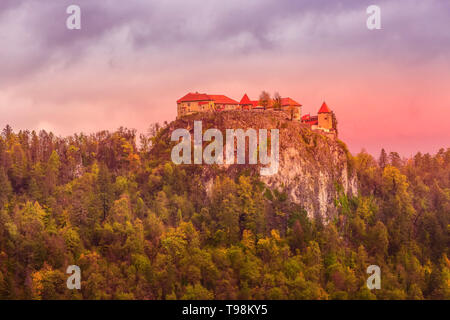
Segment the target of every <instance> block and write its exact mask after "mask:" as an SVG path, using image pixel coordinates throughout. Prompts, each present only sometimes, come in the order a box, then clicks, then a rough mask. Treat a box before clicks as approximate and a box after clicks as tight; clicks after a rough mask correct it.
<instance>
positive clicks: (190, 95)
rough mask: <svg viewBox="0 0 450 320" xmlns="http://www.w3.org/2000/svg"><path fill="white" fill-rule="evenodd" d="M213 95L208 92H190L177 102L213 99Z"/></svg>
mask: <svg viewBox="0 0 450 320" xmlns="http://www.w3.org/2000/svg"><path fill="white" fill-rule="evenodd" d="M211 100H212V99H211V97H210V96H208V95H207V94H206V93H198V92H196V93H192V92H189V93H188V94H187V95H185V96H184V97H183V98H180V99H178V100H177V103H180V102H191V101H211Z"/></svg>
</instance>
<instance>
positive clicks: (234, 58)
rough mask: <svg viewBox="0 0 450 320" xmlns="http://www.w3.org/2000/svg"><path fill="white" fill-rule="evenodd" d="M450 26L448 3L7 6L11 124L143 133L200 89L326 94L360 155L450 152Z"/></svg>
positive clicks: (305, 100) (2, 115) (2, 24)
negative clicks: (77, 24)
mask: <svg viewBox="0 0 450 320" xmlns="http://www.w3.org/2000/svg"><path fill="white" fill-rule="evenodd" d="M71 4H77V5H79V6H80V7H81V10H82V29H81V30H68V29H67V28H66V19H67V17H68V15H67V14H66V8H67V7H68V6H69V5H71ZM370 4H376V5H379V6H380V8H381V24H382V29H381V30H368V29H367V27H366V19H367V17H368V15H367V14H366V8H367V7H368V6H369V5H370ZM449 30H450V1H444V0H426V1H425V0H402V1H381V0H371V1H365V0H349V1H331V0H246V1H242V0H227V1H223V0H221V1H217V0H159V1H152V0H127V1H120V0H70V1H66V0H1V1H0V43H1V45H0V127H3V126H4V125H6V124H10V125H11V126H12V127H13V128H14V129H15V130H19V129H46V130H51V131H53V132H55V133H56V134H58V135H62V136H64V135H69V134H73V133H75V132H80V131H83V132H86V133H90V132H95V131H97V130H101V129H112V130H113V129H116V128H118V127H120V126H126V127H132V128H136V129H138V130H139V131H142V132H143V131H145V130H146V128H147V127H148V126H149V124H150V123H153V122H157V121H159V122H162V121H164V120H168V121H170V120H173V119H174V118H175V116H176V103H175V101H176V100H177V99H178V98H180V97H181V96H183V95H184V94H186V93H187V92H193V91H199V92H207V93H211V94H225V95H227V96H229V97H231V98H234V99H236V100H239V99H240V98H241V97H242V95H243V94H244V93H247V94H248V95H249V96H250V98H253V99H256V98H257V96H258V95H259V93H260V91H261V90H267V91H269V92H271V93H273V92H274V91H279V92H280V94H281V95H282V96H289V97H291V98H293V99H295V100H297V101H298V102H300V103H301V104H303V106H304V107H303V113H308V112H311V113H316V112H317V110H318V109H319V107H320V105H321V103H322V101H324V100H325V101H326V102H327V104H328V105H329V106H330V107H331V108H332V109H333V110H334V111H335V112H336V114H337V116H338V119H339V129H340V136H341V139H342V140H344V141H345V142H347V144H348V145H349V147H350V150H351V151H352V152H359V151H360V150H361V149H362V148H365V149H366V150H368V151H369V152H371V153H373V154H375V155H378V154H379V150H380V149H381V148H382V147H384V148H385V149H386V150H387V151H398V152H400V153H401V154H402V155H404V156H410V155H411V154H414V153H415V152H417V151H422V152H436V151H437V150H438V149H439V148H440V147H450V145H449V141H450V126H449V122H450V121H449V119H450V72H449V70H450V31H449Z"/></svg>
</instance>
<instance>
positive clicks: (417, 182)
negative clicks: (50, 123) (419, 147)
mask: <svg viewBox="0 0 450 320" xmlns="http://www.w3.org/2000/svg"><path fill="white" fill-rule="evenodd" d="M164 128H165V125H162V126H160V125H157V124H155V125H152V126H151V128H150V129H149V131H148V133H147V134H140V135H138V134H137V132H136V131H135V130H132V129H126V128H120V129H118V130H116V131H114V132H108V131H101V132H98V133H95V134H90V135H86V134H74V135H72V136H69V137H64V138H63V137H58V136H55V135H54V134H52V133H49V132H46V131H44V130H42V131H40V132H35V131H32V132H30V131H24V130H22V131H19V132H14V130H13V129H12V128H11V127H10V126H6V127H5V128H4V129H3V130H2V132H1V135H0V299H450V260H449V257H448V255H449V232H450V221H449V220H450V148H446V149H445V148H442V149H441V150H439V151H438V152H437V153H436V154H428V153H427V154H422V153H420V152H418V153H417V154H416V155H415V156H414V157H412V158H409V159H406V158H402V157H401V156H400V155H399V154H398V153H395V152H389V153H387V152H386V151H385V150H384V149H383V150H381V153H380V155H379V156H377V157H374V156H372V155H370V154H368V153H367V152H365V151H361V152H360V153H358V154H356V155H353V156H351V155H350V157H351V158H350V159H349V161H351V164H352V168H354V170H355V173H356V175H357V181H358V190H359V192H358V195H355V196H351V197H350V196H348V195H346V194H344V192H340V193H339V194H340V195H339V196H338V197H336V199H335V205H336V208H337V212H338V214H337V215H336V217H335V218H334V219H333V221H331V222H329V223H324V222H323V221H321V220H320V219H310V218H308V216H307V214H306V211H305V210H304V209H303V208H302V206H301V205H300V204H297V203H293V202H291V201H289V198H288V196H287V195H286V194H285V193H284V192H283V190H277V189H269V188H267V187H266V186H265V185H264V183H262V182H261V181H260V179H259V177H258V176H257V175H251V174H249V173H248V172H247V171H245V170H242V172H241V173H240V174H239V175H237V176H236V177H230V176H227V175H225V174H222V173H221V172H220V171H218V172H217V176H216V178H215V182H214V185H213V186H212V194H211V195H210V196H208V195H207V193H206V192H205V186H204V185H203V183H202V181H201V179H200V178H199V175H198V174H197V171H198V170H199V168H198V166H197V167H194V166H189V165H174V164H173V163H172V162H171V161H170V147H171V144H170V141H169V142H168V141H166V140H165V139H161V135H162V133H163V131H164ZM336 188H337V189H338V190H339V185H338V184H337V185H336ZM69 265H77V266H79V267H80V269H81V289H80V290H69V289H68V288H67V287H66V280H67V278H68V276H69V275H68V274H66V268H67V266H69ZM369 265H378V266H379V267H380V269H381V289H379V290H369V289H368V288H367V286H366V280H367V278H368V276H369V275H368V274H367V273H366V269H367V267H368V266H369Z"/></svg>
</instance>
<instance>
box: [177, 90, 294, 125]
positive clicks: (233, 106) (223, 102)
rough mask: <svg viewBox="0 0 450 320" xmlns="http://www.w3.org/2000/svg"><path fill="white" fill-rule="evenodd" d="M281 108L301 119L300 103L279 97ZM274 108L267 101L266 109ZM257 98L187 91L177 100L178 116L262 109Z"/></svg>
mask: <svg viewBox="0 0 450 320" xmlns="http://www.w3.org/2000/svg"><path fill="white" fill-rule="evenodd" d="M280 102H281V103H280V105H281V108H280V109H281V110H284V111H287V112H288V113H290V114H291V118H292V120H297V121H300V120H301V107H302V105H301V104H300V103H298V102H296V101H295V100H293V99H291V98H289V97H288V98H281V101H280ZM273 108H274V101H273V100H271V101H269V105H268V106H267V109H273ZM262 109H264V108H263V107H262V106H261V105H260V103H259V101H258V100H250V98H249V97H248V95H247V94H244V96H243V97H242V99H241V101H240V102H237V101H235V100H233V99H231V98H228V97H227V96H224V95H211V94H206V93H198V92H195V93H192V92H190V93H188V94H186V95H185V96H184V97H182V98H180V99H178V101H177V114H178V116H177V117H178V118H179V117H183V116H186V115H190V114H193V113H198V112H217V111H227V110H262Z"/></svg>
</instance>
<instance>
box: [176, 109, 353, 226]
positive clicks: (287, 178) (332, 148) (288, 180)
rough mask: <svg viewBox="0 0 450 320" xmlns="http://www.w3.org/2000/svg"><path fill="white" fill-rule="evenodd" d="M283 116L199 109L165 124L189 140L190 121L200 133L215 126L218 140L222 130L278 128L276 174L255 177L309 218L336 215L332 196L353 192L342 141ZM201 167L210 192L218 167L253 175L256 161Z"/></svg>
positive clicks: (255, 173) (349, 163)
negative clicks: (181, 130)
mask: <svg viewBox="0 0 450 320" xmlns="http://www.w3.org/2000/svg"><path fill="white" fill-rule="evenodd" d="M289 118H290V116H289V114H287V113H284V112H282V111H264V112H263V111H229V112H220V113H203V114H197V115H191V116H188V117H185V118H181V119H177V120H176V121H174V122H172V123H170V124H169V125H168V127H167V135H168V136H169V137H170V134H171V132H172V131H173V130H175V129H177V128H186V129H188V130H189V131H190V132H191V135H192V139H193V128H194V120H201V121H202V127H203V131H205V130H207V129H209V128H216V129H219V130H220V131H221V132H222V133H223V135H224V144H225V132H226V131H225V130H226V129H244V130H247V129H249V128H252V129H255V130H256V131H258V130H259V129H267V130H268V131H270V129H279V143H280V149H279V153H280V162H279V169H278V172H277V173H276V174H273V175H270V176H260V179H261V181H263V182H264V183H265V184H266V186H267V187H268V188H271V189H273V188H277V189H278V190H279V191H282V192H285V193H286V194H287V195H288V197H289V199H290V200H291V201H292V202H295V203H298V204H300V205H302V206H303V207H304V209H305V210H306V211H307V212H308V216H309V217H311V218H313V217H320V218H322V220H323V221H324V222H327V221H329V220H330V219H332V218H333V217H334V216H335V214H336V207H335V199H336V197H337V196H338V193H339V190H342V191H341V192H344V193H345V194H347V195H355V194H356V193H357V191H358V190H357V183H356V181H357V180H356V174H355V172H354V169H353V168H352V161H351V159H350V157H351V156H350V154H349V152H348V151H347V148H346V146H345V144H344V143H343V142H341V141H339V140H338V139H333V138H330V137H327V136H325V135H323V134H321V133H319V132H314V131H311V130H310V129H309V127H308V126H307V125H304V124H301V123H299V122H297V121H290V119H289ZM208 144H209V142H204V143H203V146H204V147H205V146H206V145H208ZM269 150H270V148H269ZM224 152H225V150H224ZM247 154H248V148H247ZM247 159H248V156H247ZM247 163H248V161H247ZM201 167H202V170H201V176H202V180H203V181H204V186H205V190H206V192H207V193H210V192H211V189H212V185H213V181H214V179H215V177H216V176H217V172H218V170H219V171H222V172H224V173H225V174H227V175H228V176H231V177H232V176H235V175H236V174H238V173H239V172H240V171H241V170H247V171H248V172H250V173H251V174H254V175H259V172H260V171H259V169H260V167H261V164H259V162H258V164H257V165H249V164H245V165H237V164H234V165H225V164H223V165H214V166H210V165H206V164H203V165H201ZM197 172H198V171H197Z"/></svg>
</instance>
